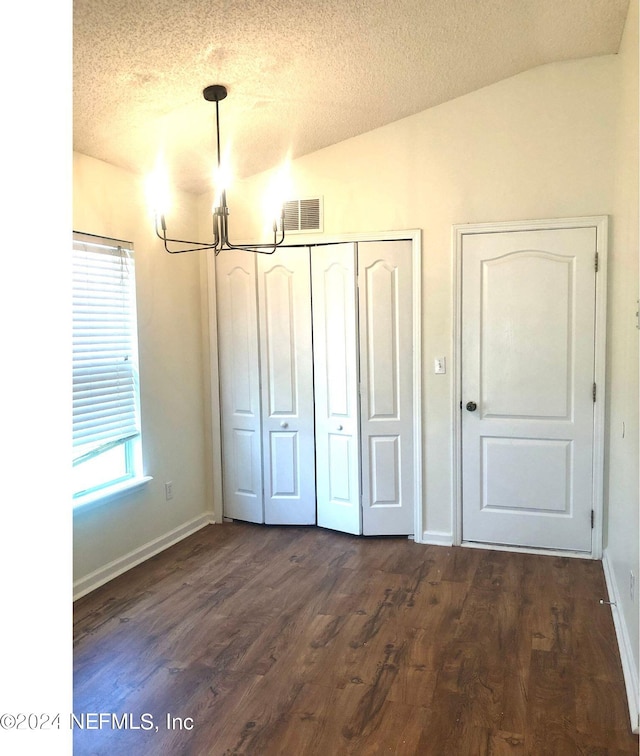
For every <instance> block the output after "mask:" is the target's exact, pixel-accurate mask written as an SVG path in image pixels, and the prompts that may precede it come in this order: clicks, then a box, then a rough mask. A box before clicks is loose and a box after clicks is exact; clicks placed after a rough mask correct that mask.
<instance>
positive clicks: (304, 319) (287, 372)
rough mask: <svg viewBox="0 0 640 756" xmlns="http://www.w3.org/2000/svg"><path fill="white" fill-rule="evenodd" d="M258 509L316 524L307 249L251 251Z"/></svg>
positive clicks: (285, 520)
mask: <svg viewBox="0 0 640 756" xmlns="http://www.w3.org/2000/svg"><path fill="white" fill-rule="evenodd" d="M257 263H258V306H259V319H260V367H261V380H262V449H263V464H264V481H263V483H264V514H265V520H264V521H265V523H267V524H270V525H308V524H313V523H315V521H316V494H315V492H316V482H315V449H314V422H313V351H312V337H311V306H310V303H311V270H310V263H309V250H308V248H305V247H293V248H284V249H283V248H281V249H279V250H277V251H276V252H275V253H274V254H272V255H257Z"/></svg>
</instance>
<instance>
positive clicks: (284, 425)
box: [280, 420, 289, 428]
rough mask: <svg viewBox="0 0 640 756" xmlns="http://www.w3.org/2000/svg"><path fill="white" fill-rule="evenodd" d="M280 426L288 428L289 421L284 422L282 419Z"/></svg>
mask: <svg viewBox="0 0 640 756" xmlns="http://www.w3.org/2000/svg"><path fill="white" fill-rule="evenodd" d="M280 427H281V428H288V427H289V423H285V421H284V420H283V421H282V422H281V423H280Z"/></svg>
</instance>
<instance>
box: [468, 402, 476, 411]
mask: <svg viewBox="0 0 640 756" xmlns="http://www.w3.org/2000/svg"><path fill="white" fill-rule="evenodd" d="M467 409H468V410H469V412H475V411H476V410H477V409H478V405H477V404H476V403H475V402H467Z"/></svg>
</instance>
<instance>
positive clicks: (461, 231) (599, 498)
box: [451, 215, 609, 559]
mask: <svg viewBox="0 0 640 756" xmlns="http://www.w3.org/2000/svg"><path fill="white" fill-rule="evenodd" d="M571 228H595V229H596V250H595V251H596V252H597V253H598V271H597V275H596V292H595V297H596V314H595V343H594V375H595V378H594V380H595V382H596V384H597V401H596V403H595V406H594V420H593V510H594V522H593V530H592V533H591V552H590V554H589V553H588V554H586V555H587V556H590V557H591V558H592V559H601V558H602V537H603V511H604V432H605V404H606V384H605V380H606V318H607V252H608V241H609V238H608V234H609V217H608V216H607V215H594V216H585V217H578V218H553V219H547V220H525V221H507V222H501V223H470V224H456V225H454V226H453V227H452V245H453V249H454V254H453V255H452V258H453V282H454V291H453V343H452V353H453V354H454V355H455V359H454V360H453V391H452V392H451V393H452V399H453V406H452V417H453V436H452V459H453V481H452V483H453V485H452V488H453V490H452V501H453V507H452V533H453V544H454V545H455V546H466V547H468V548H483V549H495V550H499V551H520V552H526V553H533V554H553V555H556V556H558V555H561V556H568V557H578V558H582V559H584V558H585V552H574V551H561V550H555V549H553V550H552V549H532V548H528V547H523V546H522V547H518V546H499V545H494V544H476V543H471V542H468V541H464V540H463V537H462V409H461V405H460V403H461V401H462V242H463V239H464V237H465V236H466V235H469V234H490V233H499V232H503V233H504V232H508V231H539V230H559V229H571Z"/></svg>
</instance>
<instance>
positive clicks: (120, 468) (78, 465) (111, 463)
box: [72, 233, 142, 505]
mask: <svg viewBox="0 0 640 756" xmlns="http://www.w3.org/2000/svg"><path fill="white" fill-rule="evenodd" d="M72 267H73V475H72V483H73V497H74V505H77V504H80V503H84V502H86V501H88V500H93V499H95V498H101V497H102V496H105V495H108V494H110V493H112V492H114V491H117V490H119V489H121V488H123V487H127V486H129V485H131V484H132V483H134V482H136V481H138V480H140V479H141V478H142V452H141V443H140V409H139V385H138V339H137V322H136V300H135V266H134V257H133V247H132V245H131V244H130V243H128V242H115V241H114V240H111V239H103V238H101V237H97V236H91V235H88V234H78V233H74V235H73V266H72Z"/></svg>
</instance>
